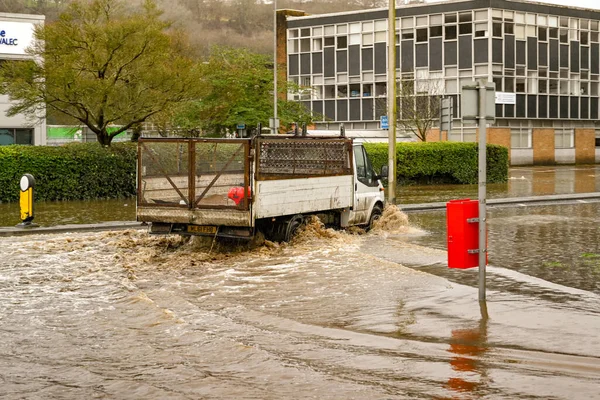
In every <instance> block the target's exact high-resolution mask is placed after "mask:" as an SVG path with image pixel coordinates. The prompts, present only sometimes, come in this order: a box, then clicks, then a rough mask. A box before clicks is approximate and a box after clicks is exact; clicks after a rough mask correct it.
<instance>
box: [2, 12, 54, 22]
mask: <svg viewBox="0 0 600 400" xmlns="http://www.w3.org/2000/svg"><path fill="white" fill-rule="evenodd" d="M1 19H32V20H36V21H44V20H45V19H46V16H45V15H40V14H16V13H3V12H0V20H1Z"/></svg>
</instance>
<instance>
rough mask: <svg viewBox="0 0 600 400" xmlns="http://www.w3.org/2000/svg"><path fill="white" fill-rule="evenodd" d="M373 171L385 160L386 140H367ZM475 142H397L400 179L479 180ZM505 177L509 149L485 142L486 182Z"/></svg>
mask: <svg viewBox="0 0 600 400" xmlns="http://www.w3.org/2000/svg"><path fill="white" fill-rule="evenodd" d="M365 148H366V150H367V153H368V154H369V157H370V158H371V162H372V163H373V167H374V168H375V170H376V171H379V170H380V169H381V166H383V165H387V163H388V144H387V143H366V144H365ZM478 153H479V152H478V144H477V143H462V142H432V143H397V145H396V168H397V177H398V181H399V182H419V183H423V182H437V183H442V182H443V183H463V184H473V183H477V180H478V161H477V158H478ZM507 180H508V149H507V148H506V147H503V146H498V145H493V144H488V145H487V182H489V183H500V182H506V181H507Z"/></svg>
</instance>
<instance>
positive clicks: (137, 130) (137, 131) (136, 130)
mask: <svg viewBox="0 0 600 400" xmlns="http://www.w3.org/2000/svg"><path fill="white" fill-rule="evenodd" d="M140 136H142V125H141V124H137V125H135V126H134V127H133V132H132V134H131V141H132V142H137V141H138V139H139V138H140Z"/></svg>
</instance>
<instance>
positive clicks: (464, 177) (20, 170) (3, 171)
mask: <svg viewBox="0 0 600 400" xmlns="http://www.w3.org/2000/svg"><path fill="white" fill-rule="evenodd" d="M365 147H366V149H367V152H368V153H369V157H370V158H371V161H372V162H373V166H374V168H375V170H376V171H379V170H380V169H381V166H382V165H387V162H388V161H387V159H388V155H387V150H388V146H387V143H367V144H365ZM396 150H397V152H396V154H397V169H398V171H397V172H398V174H397V175H398V181H399V182H403V181H404V182H406V181H415V182H424V181H429V182H432V181H434V182H452V183H477V173H478V167H477V144H476V143H456V142H441V143H440V142H435V143H398V144H397V148H396ZM135 159H136V144H135V143H113V145H112V146H111V147H110V148H103V147H101V146H100V145H99V144H98V143H73V144H69V145H65V146H61V147H53V146H19V145H12V146H0V202H11V201H17V200H18V198H19V179H20V178H21V176H22V175H23V174H25V173H30V174H32V175H33V176H34V177H35V180H36V200H84V199H98V198H117V197H129V196H135V168H136V166H135ZM487 159H488V167H487V181H488V182H490V183H496V182H506V180H507V179H508V149H506V148H505V147H501V146H496V145H488V146H487Z"/></svg>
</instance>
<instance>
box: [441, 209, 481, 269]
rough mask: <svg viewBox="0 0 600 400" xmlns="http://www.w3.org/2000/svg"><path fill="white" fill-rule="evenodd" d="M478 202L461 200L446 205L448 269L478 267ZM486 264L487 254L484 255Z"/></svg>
mask: <svg viewBox="0 0 600 400" xmlns="http://www.w3.org/2000/svg"><path fill="white" fill-rule="evenodd" d="M478 218H479V202H478V201H477V200H470V199H461V200H451V201H449V202H448V203H446V235H447V242H448V267H449V268H461V269H464V268H473V267H477V266H479V254H478V251H477V250H478V249H479V221H478ZM486 264H487V254H486Z"/></svg>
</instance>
